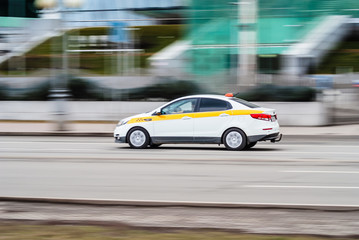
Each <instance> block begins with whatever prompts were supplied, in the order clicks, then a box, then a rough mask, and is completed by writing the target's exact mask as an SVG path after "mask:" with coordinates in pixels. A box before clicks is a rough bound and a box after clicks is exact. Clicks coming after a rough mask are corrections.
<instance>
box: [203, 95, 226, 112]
mask: <svg viewBox="0 0 359 240" xmlns="http://www.w3.org/2000/svg"><path fill="white" fill-rule="evenodd" d="M231 108H232V106H231V104H230V103H229V102H226V101H223V100H219V99H213V98H201V102H200V104H199V112H211V111H224V110H228V109H231Z"/></svg>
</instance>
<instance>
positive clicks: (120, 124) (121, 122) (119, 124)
mask: <svg viewBox="0 0 359 240" xmlns="http://www.w3.org/2000/svg"><path fill="white" fill-rule="evenodd" d="M127 122H128V120H127V121H124V120H121V121H119V122H118V124H117V125H116V127H119V126H122V125H125V124H126V123H127Z"/></svg>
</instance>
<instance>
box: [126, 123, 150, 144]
mask: <svg viewBox="0 0 359 240" xmlns="http://www.w3.org/2000/svg"><path fill="white" fill-rule="evenodd" d="M134 129H141V130H144V131H145V132H146V133H147V134H148V136H149V138H150V142H151V135H150V133H149V132H148V131H147V129H146V128H144V127H141V126H133V127H131V128H130V129H128V131H127V133H126V143H129V141H128V138H129V137H130V132H131V131H132V130H134Z"/></svg>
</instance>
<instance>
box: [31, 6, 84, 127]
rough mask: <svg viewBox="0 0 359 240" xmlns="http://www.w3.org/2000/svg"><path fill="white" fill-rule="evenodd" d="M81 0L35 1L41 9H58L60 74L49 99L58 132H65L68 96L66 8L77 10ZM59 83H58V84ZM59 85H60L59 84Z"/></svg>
mask: <svg viewBox="0 0 359 240" xmlns="http://www.w3.org/2000/svg"><path fill="white" fill-rule="evenodd" d="M82 2H83V1H82V0H58V1H57V0H36V1H35V5H36V6H37V7H38V8H41V9H54V8H55V7H58V10H57V12H58V13H60V20H61V23H62V24H61V25H62V74H61V75H60V77H59V78H55V77H54V79H53V83H52V88H51V93H50V97H51V98H52V99H54V103H55V115H56V122H57V130H58V131H66V130H67V128H66V114H67V110H66V99H67V97H68V96H69V94H68V89H67V84H68V67H69V63H68V53H67V32H66V31H67V29H66V17H65V14H66V8H78V7H80V6H81V5H82ZM58 81H59V82H58ZM59 83H60V84H59Z"/></svg>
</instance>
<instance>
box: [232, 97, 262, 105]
mask: <svg viewBox="0 0 359 240" xmlns="http://www.w3.org/2000/svg"><path fill="white" fill-rule="evenodd" d="M231 100H233V101H236V102H238V103H240V104H243V105H244V106H247V107H249V108H259V106H258V105H256V104H254V103H251V102H247V101H246V100H243V99H240V98H236V97H233V98H231Z"/></svg>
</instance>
